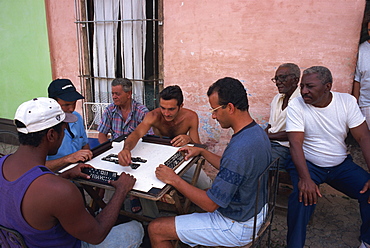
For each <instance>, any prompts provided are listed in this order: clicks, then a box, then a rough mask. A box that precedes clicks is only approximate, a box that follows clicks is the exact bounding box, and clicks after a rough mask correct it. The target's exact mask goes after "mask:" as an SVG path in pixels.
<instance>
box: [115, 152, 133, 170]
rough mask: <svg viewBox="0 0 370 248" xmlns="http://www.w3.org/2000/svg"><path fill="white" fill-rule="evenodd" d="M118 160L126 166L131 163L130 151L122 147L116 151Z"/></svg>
mask: <svg viewBox="0 0 370 248" xmlns="http://www.w3.org/2000/svg"><path fill="white" fill-rule="evenodd" d="M118 162H119V164H120V165H122V166H128V165H129V164H130V163H131V152H130V151H129V150H126V149H123V150H122V151H120V152H119V153H118Z"/></svg>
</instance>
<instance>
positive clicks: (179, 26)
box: [45, 0, 365, 154]
mask: <svg viewBox="0 0 370 248" xmlns="http://www.w3.org/2000/svg"><path fill="white" fill-rule="evenodd" d="M45 4H46V10H47V14H48V27H49V40H50V49H51V61H52V67H53V77H54V78H56V77H69V78H71V79H72V81H73V82H74V83H75V84H76V86H77V87H78V88H79V87H80V85H79V83H78V82H79V81H78V78H77V75H78V54H77V41H76V27H75V24H74V0H65V1H51V0H45ZM163 6H164V26H163V28H164V61H163V65H164V84H165V86H168V85H173V84H178V85H180V86H181V88H182V89H183V91H184V96H185V102H184V103H185V104H184V106H185V107H186V108H190V109H193V110H195V111H196V112H197V113H198V115H199V120H200V136H201V140H202V142H203V143H206V144H209V145H210V147H211V149H212V150H213V151H216V152H217V153H219V154H220V153H221V152H222V151H223V149H224V148H225V145H226V144H227V142H228V140H229V138H230V135H231V132H230V130H223V129H221V128H220V126H219V125H218V124H217V122H216V121H215V120H212V119H211V115H210V113H209V104H208V99H207V97H206V91H207V89H208V87H209V86H210V85H211V84H212V83H213V82H215V81H216V80H217V79H219V78H221V77H225V76H230V77H235V78H238V79H239V80H240V81H241V82H242V83H243V84H244V86H245V88H246V90H247V92H248V97H249V102H250V112H251V115H252V116H253V117H254V118H255V120H256V121H257V122H258V123H259V124H260V125H262V126H265V125H266V122H267V120H268V115H269V104H270V101H271V100H272V98H273V96H274V95H275V94H276V93H277V90H276V88H275V85H274V84H273V83H272V82H271V80H270V79H271V78H272V77H273V76H274V73H275V70H276V69H277V67H278V66H279V65H280V64H282V63H286V62H293V63H296V64H298V65H299V66H300V68H301V69H302V70H303V69H305V68H308V67H310V66H313V65H324V66H326V67H328V68H329V69H330V70H331V71H332V73H333V77H334V84H333V89H334V90H335V91H340V92H350V90H351V87H352V80H353V73H354V69H355V64H356V54H357V48H358V43H359V37H360V28H361V27H360V26H361V21H362V17H363V12H364V8H365V1H364V0H352V1H348V0H325V1H317V0H316V1H315V0H303V1H296V0H270V1H252V0H201V1H189V0H188V1H185V0H184V1H177V0H163ZM216 144H217V145H216Z"/></svg>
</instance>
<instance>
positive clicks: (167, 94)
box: [159, 85, 184, 106]
mask: <svg viewBox="0 0 370 248" xmlns="http://www.w3.org/2000/svg"><path fill="white" fill-rule="evenodd" d="M159 98H162V99H163V100H171V99H175V100H177V106H180V105H181V104H182V103H183V102H184V96H183V94H182V90H181V88H180V87H179V86H178V85H171V86H167V87H166V88H164V89H163V90H162V91H161V92H160V93H159Z"/></svg>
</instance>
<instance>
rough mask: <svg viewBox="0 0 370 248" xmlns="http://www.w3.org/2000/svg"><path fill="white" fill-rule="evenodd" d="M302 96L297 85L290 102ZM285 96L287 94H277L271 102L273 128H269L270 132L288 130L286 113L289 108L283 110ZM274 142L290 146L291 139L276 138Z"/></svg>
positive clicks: (271, 123) (270, 122)
mask: <svg viewBox="0 0 370 248" xmlns="http://www.w3.org/2000/svg"><path fill="white" fill-rule="evenodd" d="M297 96H300V88H299V87H297V89H295V91H294V92H293V94H292V95H291V96H290V97H289V100H288V103H289V102H290V101H291V100H292V99H293V98H295V97H297ZM284 98H285V94H277V95H276V96H275V97H274V99H273V100H272V102H271V107H270V118H269V124H270V125H271V128H269V130H268V132H269V133H277V132H281V131H285V130H286V125H285V123H286V113H287V108H285V109H284V110H282V106H283V101H284ZM274 142H278V143H279V144H280V145H282V146H285V147H289V141H278V140H274Z"/></svg>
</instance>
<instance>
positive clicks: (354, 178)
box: [286, 155, 370, 248]
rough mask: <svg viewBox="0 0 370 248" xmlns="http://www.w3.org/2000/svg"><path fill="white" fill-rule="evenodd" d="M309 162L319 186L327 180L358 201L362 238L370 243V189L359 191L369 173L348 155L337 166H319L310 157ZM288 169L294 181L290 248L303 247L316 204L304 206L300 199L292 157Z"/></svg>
mask: <svg viewBox="0 0 370 248" xmlns="http://www.w3.org/2000/svg"><path fill="white" fill-rule="evenodd" d="M306 164H307V168H308V170H309V172H310V175H311V179H312V180H313V181H314V182H315V183H316V184H317V185H320V184H322V183H327V184H328V185H330V186H332V187H333V188H335V189H337V190H339V191H340V192H342V193H344V194H346V195H347V196H349V197H351V198H353V199H357V200H358V202H359V206H360V213H361V219H362V225H361V240H362V241H365V242H366V243H369V242H370V204H369V203H367V201H368V197H369V196H370V190H368V191H367V192H365V193H364V194H360V191H361V190H362V188H363V187H364V185H365V183H366V182H367V181H368V180H370V174H369V173H368V172H366V171H365V170H364V169H362V168H361V167H360V166H358V165H357V164H355V163H354V162H353V161H352V157H351V156H350V155H348V156H347V158H346V159H345V160H344V161H343V162H342V163H341V164H339V165H337V166H334V167H328V168H324V167H318V166H316V165H314V164H312V163H311V162H309V161H307V160H306ZM286 170H287V171H288V172H289V174H290V177H291V180H292V183H293V192H292V194H291V195H290V196H289V203H288V235H287V247H288V248H299V247H303V246H304V243H305V239H306V226H307V224H308V222H309V220H310V217H311V215H312V214H313V212H314V210H315V206H316V205H315V204H314V205H311V206H310V205H309V206H304V203H303V202H299V201H298V196H299V190H298V187H297V185H298V181H299V177H298V172H297V170H296V168H295V166H294V164H293V161H292V160H291V157H290V156H289V157H288V162H287V164H286ZM338 207H340V206H338ZM328 221H329V220H328Z"/></svg>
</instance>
